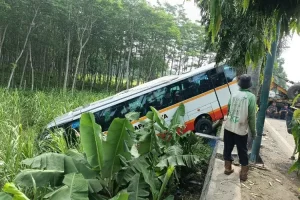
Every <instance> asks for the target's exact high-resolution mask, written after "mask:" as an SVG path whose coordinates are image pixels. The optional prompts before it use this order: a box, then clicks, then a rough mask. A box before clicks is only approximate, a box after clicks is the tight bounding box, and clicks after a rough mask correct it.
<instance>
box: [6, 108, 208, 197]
mask: <svg viewBox="0 0 300 200" xmlns="http://www.w3.org/2000/svg"><path fill="white" fill-rule="evenodd" d="M151 110H152V111H150V112H148V114H147V120H146V121H145V122H144V125H145V127H144V128H143V129H140V130H134V128H133V126H132V125H131V123H130V120H136V119H137V118H138V117H139V116H138V114H137V113H129V114H128V115H127V116H126V118H125V119H119V118H117V119H115V120H114V121H113V122H112V124H111V125H110V128H109V130H108V133H107V135H104V134H103V133H101V127H100V126H99V125H97V124H96V123H95V119H94V115H93V114H91V113H86V114H83V115H82V117H81V120H80V138H79V146H78V148H77V149H68V150H66V151H60V152H45V153H42V154H39V155H37V154H32V155H29V156H23V151H24V150H25V151H26V150H28V149H27V148H24V146H23V145H20V148H19V149H16V150H15V153H17V156H18V157H19V158H18V159H17V160H14V164H17V165H18V166H16V165H15V167H18V168H17V169H15V171H14V172H13V173H10V174H9V177H8V178H7V179H6V180H5V181H9V182H11V181H13V182H14V183H15V184H16V185H17V187H19V188H17V187H16V186H15V185H14V184H12V183H7V184H6V185H5V186H4V189H3V192H2V193H0V196H4V195H6V196H7V197H10V196H9V194H11V195H21V197H20V199H22V200H23V199H27V198H30V199H40V198H43V197H44V198H47V199H55V200H60V199H65V198H69V199H78V198H80V199H149V198H150V199H154V200H160V199H173V198H174V196H172V195H171V196H168V195H167V194H169V193H172V190H173V189H172V188H174V187H175V188H176V185H179V184H181V183H182V182H181V181H182V180H184V179H186V180H188V179H187V178H186V176H187V175H188V174H192V173H195V172H193V171H194V170H195V169H197V166H198V167H199V165H200V166H201V165H203V164H205V165H207V162H208V158H209V156H210V154H211V150H210V148H209V147H206V146H205V145H203V144H202V143H201V141H200V140H199V139H198V138H197V137H196V136H195V135H194V134H193V133H191V132H190V133H187V134H185V135H180V134H178V133H182V130H183V128H184V127H183V121H182V120H183V119H182V117H183V116H184V115H185V108H184V106H183V105H181V106H180V107H179V108H178V110H177V111H176V113H175V115H174V116H173V119H172V121H171V124H170V125H169V126H167V125H166V122H165V121H164V120H163V119H162V118H161V117H160V114H159V113H158V111H157V110H155V109H154V108H151ZM155 122H156V123H155ZM157 133H161V134H159V135H157ZM21 135H22V134H21ZM20 137H21V136H20ZM58 137H59V135H58ZM61 137H63V136H61ZM120 141H121V142H120ZM33 142H34V141H33V140H32V141H31V142H30V141H29V143H31V144H32V145H33V144H34V143H33ZM37 144H38V143H37ZM199 145H201V147H200V148H199ZM65 147H66V146H65ZM13 148H15V146H14V147H13ZM56 150H57V149H56ZM199 150H200V151H199ZM195 153H196V154H195ZM32 156H35V157H33V158H32ZM7 164H8V163H4V167H3V168H4V169H5V168H6V169H7V168H8V166H7ZM9 164H13V163H12V162H10V163H9ZM5 165H6V166H7V167H5ZM21 165H22V166H25V168H26V169H24V170H22V171H21V172H20V171H19V170H20V169H22V167H21ZM190 170H192V172H188V171H190ZM196 171H197V170H196ZM18 172H19V173H18ZM16 173H18V174H17V175H16V176H15V174H16ZM203 175H205V173H204V174H203ZM8 184H9V187H11V188H13V190H14V193H12V192H9V191H8V190H6V187H8ZM25 195H27V197H26V196H25ZM166 195H167V196H168V197H167V196H166Z"/></svg>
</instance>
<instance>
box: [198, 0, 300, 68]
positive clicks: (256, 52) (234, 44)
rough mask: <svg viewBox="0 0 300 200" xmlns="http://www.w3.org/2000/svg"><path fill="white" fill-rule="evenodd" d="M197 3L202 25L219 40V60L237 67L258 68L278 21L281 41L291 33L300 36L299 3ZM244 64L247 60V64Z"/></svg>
mask: <svg viewBox="0 0 300 200" xmlns="http://www.w3.org/2000/svg"><path fill="white" fill-rule="evenodd" d="M198 2H199V3H198V5H199V8H200V9H201V14H202V22H203V23H204V24H206V25H207V30H208V32H209V34H210V37H211V41H212V42H215V41H217V44H216V46H217V49H218V50H217V51H218V54H217V61H222V60H224V59H225V58H227V59H229V60H230V62H232V63H233V64H235V65H237V66H245V65H246V66H249V65H250V64H251V63H254V65H257V63H258V62H259V61H260V59H264V58H265V55H266V53H267V52H270V50H271V44H272V42H273V41H274V40H275V38H276V26H277V24H278V23H279V20H280V23H281V27H282V28H281V38H283V37H284V36H286V35H289V34H290V33H291V32H297V33H300V32H299V31H300V9H299V8H300V5H299V3H298V0H291V1H280V0H275V1H272V0H267V1H266V0H253V1H249V0H243V1H238V0H228V1H221V0H201V1H198ZM242 57H244V59H241V58H242ZM242 61H245V62H244V64H242V63H241V62H242Z"/></svg>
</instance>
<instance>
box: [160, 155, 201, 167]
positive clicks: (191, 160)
mask: <svg viewBox="0 0 300 200" xmlns="http://www.w3.org/2000/svg"><path fill="white" fill-rule="evenodd" d="M199 162H200V160H199V157H198V156H196V155H177V156H169V157H168V158H167V159H163V160H161V161H160V162H159V163H158V164H157V165H156V167H160V168H165V167H169V166H187V167H189V168H191V167H192V166H193V165H195V164H197V163H199Z"/></svg>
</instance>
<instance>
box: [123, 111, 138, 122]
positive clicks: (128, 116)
mask: <svg viewBox="0 0 300 200" xmlns="http://www.w3.org/2000/svg"><path fill="white" fill-rule="evenodd" d="M125 118H126V119H128V120H130V121H131V120H138V119H139V118H140V113H138V112H130V113H128V114H126V115H125Z"/></svg>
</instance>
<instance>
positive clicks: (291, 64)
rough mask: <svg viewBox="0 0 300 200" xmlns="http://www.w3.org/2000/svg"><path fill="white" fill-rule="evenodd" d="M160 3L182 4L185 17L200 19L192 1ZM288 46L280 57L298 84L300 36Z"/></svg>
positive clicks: (175, 0)
mask: <svg viewBox="0 0 300 200" xmlns="http://www.w3.org/2000/svg"><path fill="white" fill-rule="evenodd" d="M148 1H149V2H150V3H153V4H155V3H156V2H157V0H148ZM159 1H160V2H161V3H164V2H168V3H170V4H172V5H176V4H182V3H184V8H185V10H186V13H187V16H188V17H189V18H190V19H191V20H193V21H195V20H199V19H200V11H199V9H198V8H197V6H196V5H195V4H194V1H193V0H189V1H188V0H185V1H184V0H159ZM288 46H289V47H290V48H288V49H286V50H285V51H284V52H283V53H282V56H281V57H283V58H284V59H285V64H284V69H285V71H286V73H287V75H288V78H289V79H290V80H291V81H299V82H300V36H298V35H294V36H293V38H292V39H291V40H289V44H288Z"/></svg>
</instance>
